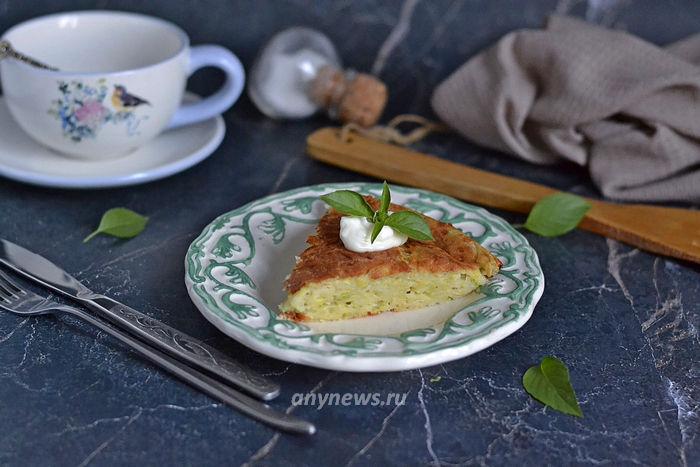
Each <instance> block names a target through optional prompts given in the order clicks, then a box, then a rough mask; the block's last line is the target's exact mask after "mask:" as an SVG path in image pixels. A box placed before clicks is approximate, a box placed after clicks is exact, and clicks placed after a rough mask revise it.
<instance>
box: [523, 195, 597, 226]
mask: <svg viewBox="0 0 700 467" xmlns="http://www.w3.org/2000/svg"><path fill="white" fill-rule="evenodd" d="M589 209H591V205H590V203H589V202H588V201H586V200H585V199H583V198H581V197H580V196H576V195H572V194H569V193H555V194H553V195H550V196H546V197H544V198H542V199H541V200H539V201H538V202H537V204H535V206H534V207H533V208H532V210H531V211H530V215H528V216H527V220H526V221H525V228H526V229H528V230H529V231H531V232H534V233H536V234H538V235H542V236H543V237H558V236H559V235H564V234H565V233H567V232H570V231H572V230H574V229H575V228H576V226H577V225H578V224H579V222H581V220H582V219H583V217H584V216H585V215H586V213H587V212H588V210H589Z"/></svg>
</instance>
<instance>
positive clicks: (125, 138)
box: [0, 11, 245, 159]
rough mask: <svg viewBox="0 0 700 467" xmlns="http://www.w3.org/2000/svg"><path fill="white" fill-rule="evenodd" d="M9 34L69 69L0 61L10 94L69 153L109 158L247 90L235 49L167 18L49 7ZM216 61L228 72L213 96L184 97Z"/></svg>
mask: <svg viewBox="0 0 700 467" xmlns="http://www.w3.org/2000/svg"><path fill="white" fill-rule="evenodd" d="M2 38H3V39H6V40H8V41H9V42H10V43H11V44H12V46H13V48H15V49H16V50H18V51H20V52H22V53H23V54H25V55H28V56H30V57H33V58H35V59H37V60H39V61H41V62H43V63H46V64H49V65H51V66H54V67H56V68H58V69H59V70H61V71H50V70H45V69H41V68H37V67H33V66H31V65H28V64H25V63H23V62H20V61H18V60H14V59H6V60H2V61H1V62H0V80H1V82H2V89H3V94H4V100H5V102H7V106H8V108H9V110H10V113H11V114H12V116H13V118H14V119H15V120H16V121H17V123H18V124H19V125H20V126H21V127H22V128H23V129H24V131H26V132H27V133H28V134H29V135H30V136H31V137H32V138H34V139H35V140H37V141H39V142H40V143H42V144H44V145H46V146H48V147H50V148H52V149H54V150H56V151H58V152H61V153H64V154H69V155H74V156H79V157H83V158H89V159H106V158H111V157H116V156H120V155H123V154H126V153H128V152H130V151H132V150H134V149H136V148H138V147H139V146H142V145H144V144H145V143H147V142H148V141H149V140H151V139H153V138H155V137H156V136H157V135H158V134H159V133H160V132H161V131H163V130H164V129H169V128H176V127H179V126H184V125H190V124H193V123H196V122H199V121H202V120H206V119H209V118H211V117H213V116H215V115H218V114H220V113H222V112H224V111H225V110H226V109H228V108H229V107H231V105H233V103H234V102H236V100H237V99H238V97H239V96H240V94H241V91H242V90H243V84H244V80H245V73H244V71H243V66H242V65H241V62H240V61H239V60H238V58H236V56H235V55H233V54H232V53H231V52H230V51H229V50H227V49H225V48H223V47H220V46H216V45H200V46H196V47H190V43H189V38H188V37H187V35H186V34H185V33H184V31H182V29H180V28H179V27H177V26H175V25H174V24H172V23H169V22H167V21H163V20H161V19H157V18H153V17H149V16H144V15H139V14H133V13H122V12H109V11H96V12H75V13H62V14H56V15H50V16H43V17H40V18H36V19H32V20H29V21H26V22H24V23H21V24H19V25H17V26H14V27H13V28H11V29H10V30H9V31H7V32H6V33H5V34H4V35H3V37H2ZM205 66H213V67H216V68H219V69H221V70H222V71H223V72H224V73H225V74H226V82H225V84H224V85H223V86H222V88H221V89H220V90H219V91H217V92H216V93H215V94H213V95H212V96H210V97H207V98H205V99H203V100H202V101H200V102H196V103H193V104H186V105H181V101H182V97H183V93H184V91H185V84H186V81H187V78H188V77H189V76H190V75H191V74H192V73H193V72H194V71H196V70H197V69H199V68H202V67H205Z"/></svg>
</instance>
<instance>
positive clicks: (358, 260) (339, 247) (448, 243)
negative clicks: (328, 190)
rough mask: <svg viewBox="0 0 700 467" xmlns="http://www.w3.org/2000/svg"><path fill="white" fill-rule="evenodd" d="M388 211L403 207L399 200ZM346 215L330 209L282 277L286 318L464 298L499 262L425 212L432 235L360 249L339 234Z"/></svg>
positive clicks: (331, 317) (329, 316)
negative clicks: (366, 250) (426, 238)
mask: <svg viewBox="0 0 700 467" xmlns="http://www.w3.org/2000/svg"><path fill="white" fill-rule="evenodd" d="M365 199H366V200H367V202H368V203H369V204H370V206H371V207H372V208H373V209H377V207H378V206H379V201H378V200H376V199H374V198H371V197H365ZM390 209H391V211H392V212H399V211H403V210H406V208H404V207H402V206H399V205H396V204H392V205H391V207H390ZM341 217H342V215H341V214H340V213H339V212H337V211H336V210H334V209H332V208H331V209H329V211H328V212H327V213H326V214H325V215H324V216H323V218H321V220H320V221H319V224H318V227H317V230H316V233H315V235H311V236H310V237H309V238H308V240H307V243H308V244H309V246H308V248H307V249H306V250H304V252H302V253H301V255H300V256H299V258H298V260H297V263H296V265H295V267H294V269H293V270H292V272H291V274H290V275H289V277H288V278H287V280H286V282H285V289H286V291H287V293H288V297H287V299H286V300H285V301H284V303H282V304H281V305H280V312H281V316H282V317H283V318H285V319H289V320H293V321H312V322H313V321H335V320H341V319H350V318H359V317H363V316H369V315H375V314H379V313H382V312H385V311H394V312H400V311H406V310H415V309H419V308H423V307H426V306H430V305H436V304H439V303H444V302H448V301H451V300H454V299H456V298H458V297H463V296H465V295H467V294H469V293H471V292H473V291H474V290H475V289H476V288H478V287H479V286H480V285H482V284H484V283H485V282H486V281H487V280H488V278H490V277H492V276H494V275H495V274H496V273H497V272H498V270H499V269H500V267H501V263H500V261H499V260H498V259H497V258H496V257H495V256H493V255H492V254H491V253H490V252H489V251H488V250H486V249H485V248H484V247H482V246H481V245H479V244H478V243H477V242H475V241H474V240H472V239H471V238H469V237H468V236H467V235H465V234H463V233H462V232H461V231H460V230H458V229H456V228H454V227H453V226H451V225H449V224H445V223H442V222H438V221H436V220H434V219H431V218H429V217H426V216H422V217H423V218H424V219H425V221H426V222H427V223H428V225H429V227H430V230H431V232H432V235H433V240H431V241H417V240H412V239H409V240H408V241H407V242H406V243H404V244H403V245H400V246H397V247H394V248H389V249H387V250H384V251H376V252H369V253H356V252H353V251H350V250H348V249H346V248H345V246H344V245H343V242H342V241H341V240H340V220H341Z"/></svg>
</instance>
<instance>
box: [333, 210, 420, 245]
mask: <svg viewBox="0 0 700 467" xmlns="http://www.w3.org/2000/svg"><path fill="white" fill-rule="evenodd" d="M373 228H374V223H372V222H370V221H368V220H367V219H366V218H364V217H354V216H343V217H341V218H340V240H341V241H342V242H343V245H345V248H347V249H348V250H350V251H354V252H356V253H368V252H372V251H384V250H388V249H389V248H394V247H397V246H400V245H403V244H404V243H406V241H407V240H408V237H407V236H406V235H404V234H402V233H399V232H397V231H396V230H394V229H392V228H391V227H389V226H386V225H385V226H384V227H382V230H381V231H380V232H379V235H378V236H377V238H375V239H374V243H371V238H372V229H373Z"/></svg>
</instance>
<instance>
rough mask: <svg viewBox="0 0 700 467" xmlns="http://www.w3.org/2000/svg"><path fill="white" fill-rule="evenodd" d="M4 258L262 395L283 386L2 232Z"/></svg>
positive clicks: (0, 241)
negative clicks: (90, 284)
mask: <svg viewBox="0 0 700 467" xmlns="http://www.w3.org/2000/svg"><path fill="white" fill-rule="evenodd" d="M0 264H3V265H5V266H6V267H8V268H10V269H12V270H13V271H15V272H17V273H19V274H21V275H23V276H25V277H26V278H28V279H29V280H32V281H34V282H36V283H39V284H41V285H43V286H44V287H47V288H49V289H51V290H53V291H55V292H58V293H60V294H62V295H65V296H67V297H69V298H71V299H73V300H75V301H77V302H78V303H80V304H81V305H84V306H85V307H86V308H88V309H89V310H91V311H93V312H94V313H96V314H97V315H99V316H100V317H101V318H104V319H107V320H109V321H110V322H112V323H114V324H115V325H116V326H119V327H120V328H122V329H124V330H126V331H129V332H131V333H132V334H135V335H137V336H139V337H140V338H142V339H143V340H145V341H146V342H148V343H149V344H151V345H153V346H155V347H157V348H159V349H161V350H163V351H165V352H167V353H168V354H170V355H172V356H173V357H175V358H179V359H180V360H183V361H186V362H188V363H189V364H191V365H194V366H197V367H199V368H201V369H203V370H206V371H209V372H210V373H213V374H215V375H217V376H219V377H220V378H222V379H223V380H225V381H227V382H229V383H231V384H234V385H236V386H238V387H240V388H241V389H244V390H245V391H247V392H248V393H250V394H251V395H253V396H256V397H258V398H260V399H263V400H270V399H274V398H275V397H277V396H278V395H279V393H280V387H279V385H277V384H276V383H274V382H272V381H270V380H268V379H267V378H265V377H263V376H261V375H259V374H257V373H255V372H254V371H253V370H251V369H249V368H247V367H246V366H244V365H242V364H240V363H238V362H236V361H235V360H233V359H231V358H230V357H228V356H227V355H225V354H223V353H222V352H220V351H218V350H216V349H214V348H213V347H211V346H209V345H207V344H205V343H204V342H201V341H199V340H198V339H195V338H194V337H191V336H189V335H187V334H185V333H183V332H181V331H178V330H177V329H174V328H172V327H170V326H168V325H166V324H164V323H162V322H160V321H158V320H156V319H155V318H151V317H150V316H148V315H145V314H143V313H141V312H139V311H137V310H135V309H133V308H130V307H128V306H126V305H124V304H122V303H120V302H118V301H116V300H114V299H112V298H109V297H106V296H104V295H101V294H98V293H95V292H93V291H92V290H90V289H89V288H88V287H86V286H85V285H84V284H83V283H82V282H80V281H79V280H77V279H76V278H75V277H73V276H71V275H70V274H68V273H67V272H66V271H64V270H63V269H61V268H60V267H58V266H57V265H55V264H54V263H52V262H51V261H49V260H48V259H46V258H44V257H43V256H40V255H38V254H36V253H33V252H31V251H29V250H27V249H25V248H23V247H21V246H19V245H16V244H14V243H12V242H10V241H8V240H4V239H2V238H0Z"/></svg>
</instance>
